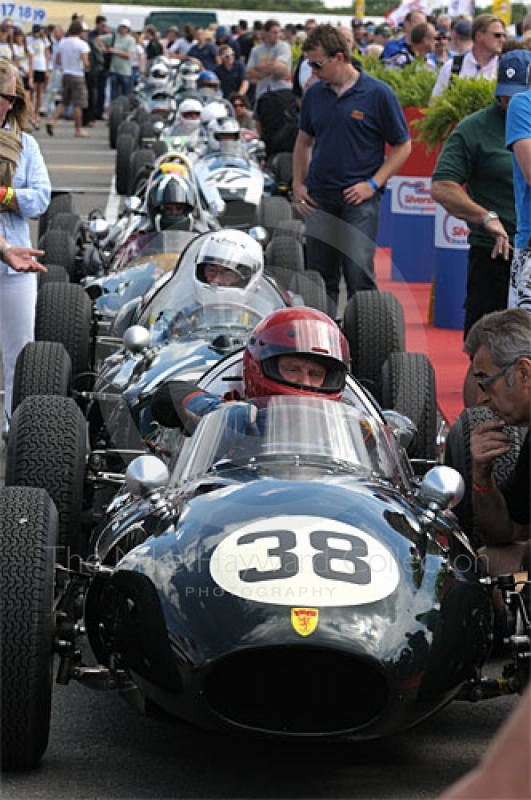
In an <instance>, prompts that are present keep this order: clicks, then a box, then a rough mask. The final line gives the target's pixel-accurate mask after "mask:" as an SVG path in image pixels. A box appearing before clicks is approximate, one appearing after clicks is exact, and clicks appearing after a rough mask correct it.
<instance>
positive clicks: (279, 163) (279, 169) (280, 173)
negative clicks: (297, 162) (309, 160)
mask: <svg viewBox="0 0 531 800" xmlns="http://www.w3.org/2000/svg"><path fill="white" fill-rule="evenodd" d="M271 168H272V170H273V175H274V176H275V178H276V179H277V183H280V184H284V185H285V186H291V184H292V181H293V153H277V154H276V156H273V158H272V159H271Z"/></svg>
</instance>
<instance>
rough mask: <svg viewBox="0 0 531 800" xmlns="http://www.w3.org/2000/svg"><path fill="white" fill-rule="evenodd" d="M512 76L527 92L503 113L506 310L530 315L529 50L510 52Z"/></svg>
mask: <svg viewBox="0 0 531 800" xmlns="http://www.w3.org/2000/svg"><path fill="white" fill-rule="evenodd" d="M512 55H513V62H512V64H513V72H514V73H515V74H517V75H518V76H519V77H520V80H523V81H525V82H526V84H527V87H528V90H527V92H523V93H522V94H520V95H518V96H517V97H514V98H513V99H512V100H511V102H510V103H509V108H508V111H507V130H506V133H505V141H506V144H507V147H508V148H509V149H510V150H512V155H513V171H514V196H515V201H516V236H515V239H514V255H513V262H512V264H511V277H510V282H509V298H508V306H509V307H510V308H512V307H515V306H518V307H520V308H525V309H526V311H528V312H531V63H530V60H529V56H530V55H531V53H530V51H529V50H514V51H513V53H512Z"/></svg>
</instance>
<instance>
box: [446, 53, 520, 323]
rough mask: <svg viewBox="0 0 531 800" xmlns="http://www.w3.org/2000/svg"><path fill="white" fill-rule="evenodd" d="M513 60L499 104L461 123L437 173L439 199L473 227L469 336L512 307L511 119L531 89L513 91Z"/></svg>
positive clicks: (500, 88)
mask: <svg viewBox="0 0 531 800" xmlns="http://www.w3.org/2000/svg"><path fill="white" fill-rule="evenodd" d="M508 56H510V52H509V53H506V54H505V55H504V56H502V57H501V59H500V62H499V65H498V81H497V84H496V90H495V95H496V99H495V101H494V103H492V104H491V105H490V106H488V107H487V108H484V109H482V110H481V111H476V113H474V114H470V116H468V117H465V119H463V120H462V121H461V122H460V123H459V125H458V126H457V128H456V129H455V131H454V132H453V133H452V135H451V136H450V138H449V139H448V141H447V142H446V144H445V146H444V148H443V151H442V153H441V155H440V156H439V159H438V161H437V165H436V167H435V172H434V173H433V175H432V186H431V193H432V197H433V199H434V200H435V201H436V202H437V203H440V204H441V205H442V206H443V207H444V208H445V209H446V211H448V212H449V213H450V214H452V215H453V216H455V217H458V218H459V219H463V220H465V221H466V222H467V223H468V224H469V227H470V234H469V237H468V241H469V244H470V250H469V253H468V276H467V291H466V300H465V308H466V315H465V329H464V333H465V337H466V334H467V333H468V331H469V330H470V328H471V327H472V325H473V324H474V322H476V320H478V319H479V318H480V317H482V316H483V315H484V314H488V313H490V312H491V311H500V310H502V309H504V308H506V307H507V293H508V288H509V271H510V263H511V252H510V251H511V248H512V244H513V238H514V234H515V229H516V213H515V202H514V191H513V170H512V161H511V154H510V153H509V151H508V150H507V149H506V147H505V119H506V111H507V106H508V105H509V101H510V99H511V97H512V96H513V95H514V94H516V93H517V92H525V91H526V90H527V89H529V85H528V84H521V83H518V84H516V83H515V84H514V85H511V88H510V91H509V90H508V89H507V87H506V81H505V79H504V78H503V76H504V75H505V71H504V62H505V60H506V59H507V57H508ZM500 76H502V77H500Z"/></svg>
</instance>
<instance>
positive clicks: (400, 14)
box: [385, 0, 435, 28]
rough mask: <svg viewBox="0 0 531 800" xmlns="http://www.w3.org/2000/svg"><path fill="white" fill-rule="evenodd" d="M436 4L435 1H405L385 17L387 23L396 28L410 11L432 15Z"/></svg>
mask: <svg viewBox="0 0 531 800" xmlns="http://www.w3.org/2000/svg"><path fill="white" fill-rule="evenodd" d="M434 5H435V2H434V1H433V0H403V2H402V3H401V4H400V5H399V6H398V8H395V9H394V10H393V11H390V12H389V13H388V14H386V15H385V18H386V20H387V22H388V23H389V24H390V25H392V26H393V27H395V28H396V26H397V25H400V23H401V22H403V21H404V20H405V18H406V16H407V15H408V14H409V12H410V11H422V12H423V13H424V14H430V13H431V10H432V8H433V7H434Z"/></svg>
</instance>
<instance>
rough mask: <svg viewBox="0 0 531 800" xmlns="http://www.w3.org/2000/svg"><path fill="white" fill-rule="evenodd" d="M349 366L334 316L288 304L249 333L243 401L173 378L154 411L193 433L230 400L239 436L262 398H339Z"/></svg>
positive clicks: (160, 392) (248, 426) (170, 424)
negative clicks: (287, 306) (293, 396)
mask: <svg viewBox="0 0 531 800" xmlns="http://www.w3.org/2000/svg"><path fill="white" fill-rule="evenodd" d="M349 368H350V353H349V347H348V343H347V340H346V339H345V337H344V336H343V334H342V333H341V331H340V330H339V328H338V326H337V325H336V323H335V322H334V321H333V320H332V319H331V318H330V317H328V316H327V315H326V314H324V313H323V312H321V311H317V310H316V309H313V308H307V307H304V306H298V307H291V308H284V309H280V310H278V311H274V312H273V313H272V314H269V315H268V316H267V317H265V318H264V319H263V320H261V321H260V322H259V323H258V325H257V326H256V327H255V329H254V331H253V332H252V334H251V336H250V337H249V342H248V343H247V346H246V347H245V350H244V353H243V387H244V392H245V401H242V400H241V398H234V397H224V398H220V397H218V396H216V395H213V394H210V393H208V392H205V391H203V390H202V389H200V388H198V386H197V385H196V384H194V383H190V382H187V381H170V382H168V383H166V384H164V385H163V386H161V387H160V388H159V389H158V390H157V392H156V393H155V395H154V397H153V416H154V418H155V419H156V420H157V422H159V423H160V424H161V425H164V426H166V427H169V428H177V427H181V428H183V429H184V430H186V431H187V432H192V431H193V430H194V428H195V426H196V425H197V423H198V421H199V419H200V418H201V417H203V416H204V415H205V414H208V413H210V412H211V411H213V410H214V409H216V408H217V407H218V406H219V405H220V404H221V403H224V402H230V403H231V406H232V410H231V414H230V417H229V425H230V427H231V429H232V431H233V433H234V434H235V435H244V434H245V432H246V430H249V429H251V428H252V426H253V425H254V424H255V422H256V418H257V411H258V406H259V405H260V400H261V399H262V398H267V397H272V396H274V395H305V396H308V395H310V396H311V395H313V396H318V397H322V396H326V397H328V398H330V399H331V400H335V401H339V400H341V397H342V395H343V390H344V388H345V384H346V379H347V374H348V371H349ZM247 400H252V401H253V402H247Z"/></svg>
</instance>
